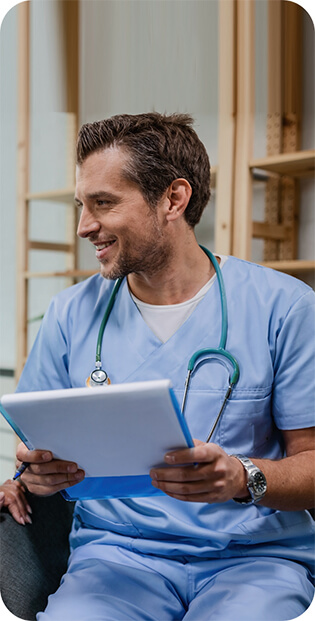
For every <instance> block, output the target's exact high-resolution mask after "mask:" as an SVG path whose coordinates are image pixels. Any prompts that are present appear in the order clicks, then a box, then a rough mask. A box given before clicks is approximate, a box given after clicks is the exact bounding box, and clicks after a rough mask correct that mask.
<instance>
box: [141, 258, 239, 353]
mask: <svg viewBox="0 0 315 621" xmlns="http://www.w3.org/2000/svg"><path fill="white" fill-rule="evenodd" d="M216 256H217V257H218V258H219V259H221V262H220V267H221V268H222V267H223V265H224V263H226V261H227V259H228V257H227V256H225V255H220V254H218V255H216ZM215 279H216V274H214V275H213V276H212V278H210V280H208V282H207V283H206V284H205V285H204V286H203V287H202V288H201V289H200V291H198V293H196V295H194V297H193V298H191V300H186V301H185V302H181V303H180V304H164V305H158V304H147V303H146V302H142V301H141V300H139V299H138V298H136V297H135V296H134V295H133V293H131V291H130V295H131V297H132V299H133V301H134V302H135V304H136V305H137V307H138V309H139V311H140V313H141V315H142V317H143V319H144V321H145V322H146V324H147V325H148V326H149V328H151V330H152V332H154V334H155V335H156V336H157V337H158V338H159V339H160V341H162V343H165V342H166V341H168V339H169V338H170V337H171V336H173V334H175V332H176V331H177V330H178V328H180V326H181V325H182V324H183V323H184V322H185V321H186V319H188V317H189V316H190V315H191V314H192V312H193V311H194V310H195V308H196V306H197V305H198V304H199V302H201V300H202V299H203V298H204V297H205V295H206V293H207V292H208V291H209V289H210V287H212V285H213V283H214V281H215Z"/></svg>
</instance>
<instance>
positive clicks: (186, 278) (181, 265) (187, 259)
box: [128, 234, 215, 305]
mask: <svg viewBox="0 0 315 621" xmlns="http://www.w3.org/2000/svg"><path fill="white" fill-rule="evenodd" d="M214 272H215V270H214V267H213V265H212V263H211V261H210V260H209V258H208V256H207V255H206V254H205V252H204V251H203V250H202V249H201V248H200V246H199V245H198V243H197V241H196V238H195V236H194V234H193V237H192V238H190V239H189V241H187V243H183V242H181V243H180V244H178V245H177V244H176V245H175V246H174V249H173V252H172V253H171V254H170V256H169V259H168V261H167V262H166V264H165V266H163V268H162V269H161V270H160V271H159V272H158V273H155V274H153V275H152V274H150V276H147V275H146V274H144V273H137V274H134V273H133V274H129V276H128V284H129V287H130V289H131V291H132V293H133V294H134V295H135V296H136V297H137V298H138V299H139V300H142V301H143V302H146V303H147V304H158V305H166V304H179V303H180V302H185V301H186V300H190V299H191V298H192V297H194V295H196V293H198V291H199V290H200V289H201V288H202V287H203V286H204V285H205V284H206V283H207V282H208V280H210V278H211V277H212V276H213V274H214Z"/></svg>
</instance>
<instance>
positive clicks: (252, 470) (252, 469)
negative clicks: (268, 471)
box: [230, 454, 266, 505]
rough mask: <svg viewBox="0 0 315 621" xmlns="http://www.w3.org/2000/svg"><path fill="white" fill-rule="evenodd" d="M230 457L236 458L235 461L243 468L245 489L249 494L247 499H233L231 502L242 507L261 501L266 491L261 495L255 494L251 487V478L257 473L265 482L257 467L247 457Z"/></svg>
mask: <svg viewBox="0 0 315 621" xmlns="http://www.w3.org/2000/svg"><path fill="white" fill-rule="evenodd" d="M230 457H236V459H238V460H239V461H240V462H241V464H242V465H243V466H244V468H245V470H246V472H247V474H248V483H247V489H248V491H249V494H250V496H249V497H248V498H233V500H234V501H235V502H237V503H238V504H242V505H252V504H254V503H255V502H258V501H259V500H261V499H262V498H263V497H264V495H265V493H266V490H265V491H264V493H262V494H257V493H255V491H254V489H253V488H252V486H251V477H252V476H253V475H254V474H256V473H257V472H258V473H260V474H261V475H262V477H263V478H264V480H265V481H266V479H265V476H264V474H263V473H262V472H261V470H260V469H259V468H258V466H255V464H253V462H252V461H251V460H250V459H249V458H248V457H246V455H239V454H234V455H230Z"/></svg>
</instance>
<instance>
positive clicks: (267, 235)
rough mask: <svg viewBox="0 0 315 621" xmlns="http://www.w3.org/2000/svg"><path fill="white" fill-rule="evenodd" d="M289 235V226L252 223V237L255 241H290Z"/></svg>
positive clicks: (290, 232) (290, 230) (290, 231)
mask: <svg viewBox="0 0 315 621" xmlns="http://www.w3.org/2000/svg"><path fill="white" fill-rule="evenodd" d="M291 234H292V227H291V226H284V225H283V224H274V223H272V222H253V232H252V236H253V237H255V238H257V239H268V240H269V239H271V240H278V241H279V240H281V241H284V240H286V239H290V236H291Z"/></svg>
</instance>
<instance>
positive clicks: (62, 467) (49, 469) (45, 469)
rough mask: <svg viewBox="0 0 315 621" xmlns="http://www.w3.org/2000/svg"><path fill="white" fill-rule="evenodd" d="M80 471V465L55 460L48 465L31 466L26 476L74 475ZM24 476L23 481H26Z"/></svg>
mask: <svg viewBox="0 0 315 621" xmlns="http://www.w3.org/2000/svg"><path fill="white" fill-rule="evenodd" d="M78 470H79V467H78V464H76V463H74V462H70V461H63V460H61V459H53V460H52V461H49V462H46V463H41V464H39V463H34V464H31V465H30V466H29V467H28V468H27V470H26V471H25V475H27V474H30V473H31V474H33V475H36V476H38V475H43V476H45V475H48V474H74V473H76V472H77V471H78ZM25 475H24V476H23V480H26V476H25Z"/></svg>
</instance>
